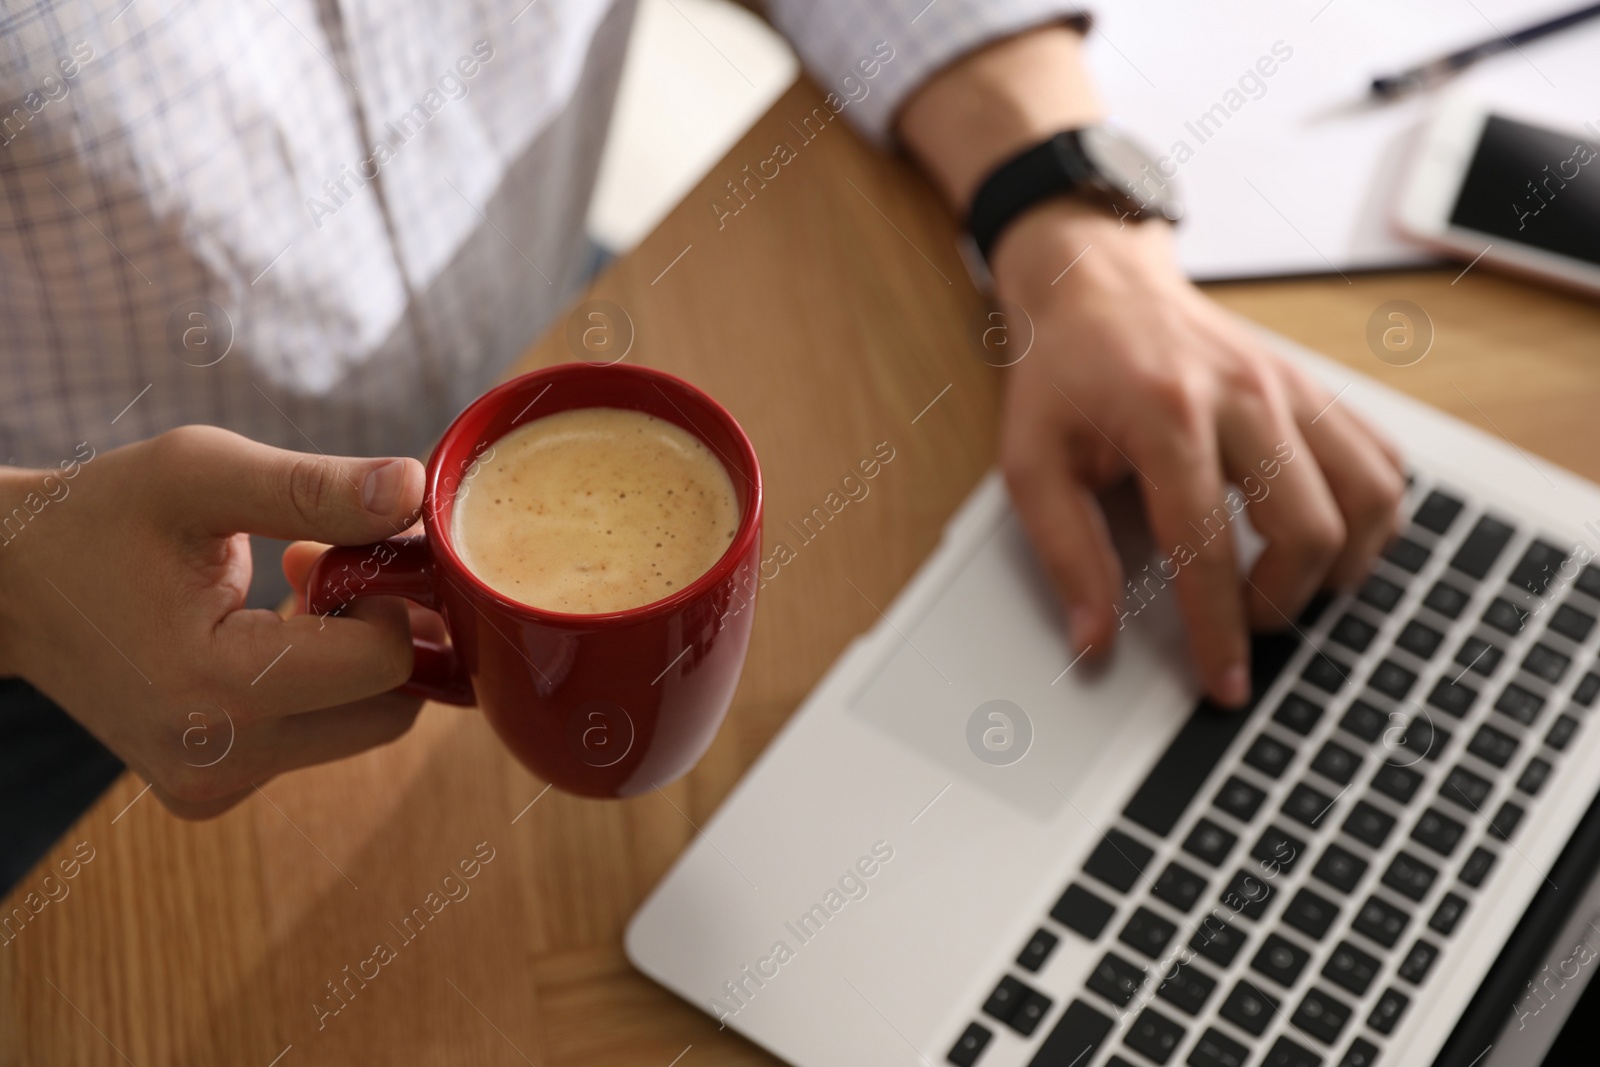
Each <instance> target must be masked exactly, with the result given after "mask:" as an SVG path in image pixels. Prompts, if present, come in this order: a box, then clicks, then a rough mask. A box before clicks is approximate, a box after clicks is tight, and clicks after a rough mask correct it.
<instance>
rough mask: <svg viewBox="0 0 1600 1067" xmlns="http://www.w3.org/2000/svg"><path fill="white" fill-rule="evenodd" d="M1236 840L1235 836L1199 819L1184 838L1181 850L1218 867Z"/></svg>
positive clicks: (1208, 820)
mask: <svg viewBox="0 0 1600 1067" xmlns="http://www.w3.org/2000/svg"><path fill="white" fill-rule="evenodd" d="M1238 840H1239V838H1238V836H1237V835H1235V834H1231V833H1229V832H1228V831H1227V830H1224V829H1223V828H1222V827H1220V826H1218V825H1217V824H1216V823H1214V822H1212V821H1211V820H1210V819H1201V820H1200V821H1199V822H1197V823H1195V824H1194V829H1193V830H1190V831H1189V836H1188V837H1186V838H1184V840H1183V850H1184V851H1185V852H1187V853H1189V854H1190V855H1191V856H1196V857H1198V858H1200V859H1202V860H1204V861H1205V862H1207V863H1209V864H1211V866H1213V867H1220V866H1222V861H1223V860H1225V859H1227V858H1228V853H1230V852H1232V851H1233V846H1234V845H1235V844H1237V843H1238Z"/></svg>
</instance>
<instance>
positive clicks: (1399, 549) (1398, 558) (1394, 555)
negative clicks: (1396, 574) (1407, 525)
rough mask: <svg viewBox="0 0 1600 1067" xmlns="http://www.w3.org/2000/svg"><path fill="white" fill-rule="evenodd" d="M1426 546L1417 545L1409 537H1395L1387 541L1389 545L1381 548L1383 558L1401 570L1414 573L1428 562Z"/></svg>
mask: <svg viewBox="0 0 1600 1067" xmlns="http://www.w3.org/2000/svg"><path fill="white" fill-rule="evenodd" d="M1428 556H1429V552H1428V548H1427V546H1426V545H1419V544H1417V542H1415V541H1413V540H1411V538H1409V537H1396V538H1395V539H1394V540H1393V541H1391V542H1389V547H1388V548H1385V549H1384V550H1383V558H1384V559H1386V560H1388V561H1389V562H1390V563H1393V564H1394V565H1395V566H1396V567H1399V568H1400V569H1401V570H1403V571H1407V572H1408V573H1411V574H1415V573H1417V572H1418V571H1420V570H1421V569H1422V568H1423V567H1424V566H1425V565H1426V564H1427V562H1428Z"/></svg>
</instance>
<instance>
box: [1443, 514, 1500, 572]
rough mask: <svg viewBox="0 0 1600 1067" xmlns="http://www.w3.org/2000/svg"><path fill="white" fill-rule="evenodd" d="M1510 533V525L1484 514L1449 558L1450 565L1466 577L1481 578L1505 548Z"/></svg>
mask: <svg viewBox="0 0 1600 1067" xmlns="http://www.w3.org/2000/svg"><path fill="white" fill-rule="evenodd" d="M1512 533H1513V531H1512V529H1511V527H1509V526H1507V525H1506V524H1505V523H1503V522H1501V521H1500V520H1498V519H1491V518H1490V517H1489V516H1487V515H1485V516H1484V517H1483V518H1481V519H1479V520H1478V524H1477V525H1476V526H1474V527H1473V528H1472V532H1471V533H1469V534H1467V539H1466V540H1465V541H1463V542H1461V547H1460V548H1459V549H1457V550H1456V554H1455V556H1454V557H1453V558H1452V559H1451V560H1450V566H1452V567H1454V568H1455V569H1456V570H1458V571H1460V572H1461V573H1462V574H1465V575H1467V576H1468V577H1471V578H1482V577H1483V576H1484V575H1486V574H1488V573H1489V568H1490V567H1493V566H1494V561H1495V560H1496V559H1498V558H1499V557H1500V553H1501V552H1503V551H1504V550H1505V547H1506V543H1507V542H1509V541H1510V540H1511V535H1512Z"/></svg>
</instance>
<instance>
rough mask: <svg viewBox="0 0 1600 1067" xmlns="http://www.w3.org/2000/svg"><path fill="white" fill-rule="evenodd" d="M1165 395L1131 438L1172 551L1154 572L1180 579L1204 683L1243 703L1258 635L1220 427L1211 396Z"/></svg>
mask: <svg viewBox="0 0 1600 1067" xmlns="http://www.w3.org/2000/svg"><path fill="white" fill-rule="evenodd" d="M1164 399H1165V401H1166V403H1165V405H1164V406H1165V409H1166V410H1165V411H1164V412H1162V415H1161V417H1157V418H1152V419H1149V420H1148V421H1147V422H1146V423H1145V430H1144V433H1143V434H1142V435H1141V437H1140V438H1139V439H1138V440H1137V441H1133V442H1130V446H1131V447H1132V449H1133V455H1132V457H1131V459H1132V461H1133V463H1134V465H1135V467H1136V468H1137V473H1138V474H1139V477H1140V481H1141V484H1142V485H1143V489H1144V499H1145V508H1146V510H1147V511H1148V512H1149V515H1150V526H1151V529H1152V531H1153V532H1154V533H1155V537H1156V544H1157V546H1158V547H1159V548H1160V549H1161V550H1162V551H1163V552H1165V553H1167V554H1166V555H1164V556H1163V557H1162V558H1161V559H1160V560H1159V561H1158V562H1157V564H1156V566H1155V567H1154V568H1152V574H1153V575H1154V577H1155V579H1156V581H1157V583H1158V584H1157V585H1156V589H1160V588H1161V587H1162V586H1163V585H1164V584H1165V582H1168V581H1171V582H1175V584H1176V586H1177V591H1178V607H1179V610H1180V611H1181V612H1182V614H1183V618H1184V622H1185V624H1186V628H1187V631H1188V635H1189V647H1190V650H1191V652H1192V654H1193V656H1194V663H1195V669H1196V671H1197V672H1198V673H1199V675H1200V681H1201V685H1202V686H1203V687H1204V688H1205V690H1206V692H1207V694H1208V695H1209V696H1210V697H1211V699H1212V700H1214V701H1216V702H1217V703H1219V704H1223V705H1225V706H1228V707H1238V706H1240V705H1242V704H1244V703H1245V702H1246V701H1247V700H1249V699H1250V640H1249V634H1248V633H1247V632H1246V629H1245V608H1244V602H1243V598H1242V596H1241V594H1240V589H1239V584H1240V583H1239V568H1238V562H1237V560H1236V558H1235V557H1236V553H1235V550H1234V543H1233V537H1234V535H1233V529H1232V521H1233V513H1232V512H1230V511H1229V510H1228V508H1227V506H1226V502H1225V497H1224V491H1223V483H1222V467H1221V457H1220V455H1219V453H1218V448H1217V431H1216V426H1215V424H1214V422H1213V416H1212V415H1211V412H1210V410H1209V409H1208V408H1207V406H1206V402H1205V399H1204V398H1202V397H1196V396H1193V395H1190V394H1188V393H1187V392H1186V391H1185V390H1182V389H1178V388H1174V389H1173V390H1171V391H1170V393H1169V395H1167V396H1166V397H1165V398H1164ZM1146 585H1147V586H1148V585H1149V582H1148V581H1146Z"/></svg>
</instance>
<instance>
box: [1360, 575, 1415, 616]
mask: <svg viewBox="0 0 1600 1067" xmlns="http://www.w3.org/2000/svg"><path fill="white" fill-rule="evenodd" d="M1405 593H1406V591H1405V590H1404V589H1402V588H1400V587H1399V586H1398V585H1395V584H1394V583H1393V582H1391V581H1389V580H1388V579H1387V578H1380V577H1378V576H1377V575H1376V574H1374V575H1373V576H1372V577H1370V578H1368V579H1367V581H1366V584H1365V585H1363V586H1362V587H1361V592H1360V593H1358V594H1356V595H1357V597H1358V598H1359V599H1360V600H1361V602H1362V603H1363V604H1370V605H1371V606H1372V607H1375V608H1377V609H1378V610H1379V611H1393V610H1394V606H1395V605H1396V604H1398V603H1400V598H1401V597H1403V596H1405Z"/></svg>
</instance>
